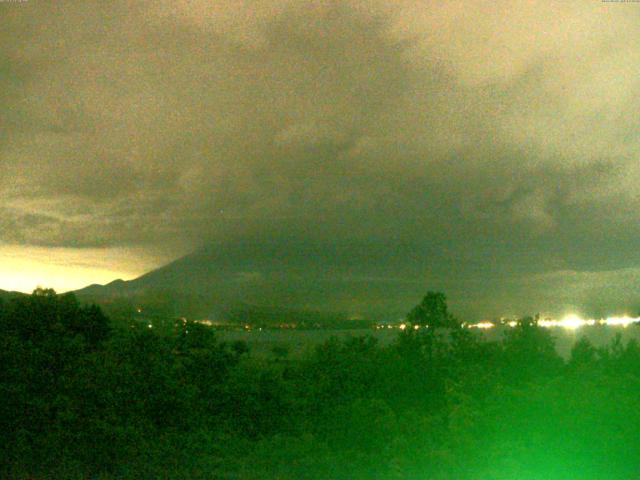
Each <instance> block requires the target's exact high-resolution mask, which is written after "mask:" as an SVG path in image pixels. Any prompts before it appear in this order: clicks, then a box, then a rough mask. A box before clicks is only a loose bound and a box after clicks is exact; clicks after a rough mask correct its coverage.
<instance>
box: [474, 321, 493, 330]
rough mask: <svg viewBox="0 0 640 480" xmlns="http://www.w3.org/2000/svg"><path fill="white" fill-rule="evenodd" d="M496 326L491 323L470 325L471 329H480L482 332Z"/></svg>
mask: <svg viewBox="0 0 640 480" xmlns="http://www.w3.org/2000/svg"><path fill="white" fill-rule="evenodd" d="M494 326H495V325H494V324H493V323H491V322H479V323H474V324H471V325H469V328H479V329H482V330H486V329H488V328H493V327H494Z"/></svg>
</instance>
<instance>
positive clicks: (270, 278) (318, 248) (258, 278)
mask: <svg viewBox="0 0 640 480" xmlns="http://www.w3.org/2000/svg"><path fill="white" fill-rule="evenodd" d="M364 252H367V253H366V254H365V253H364ZM397 254H398V248H394V249H392V250H391V249H385V248H384V247H379V248H377V250H372V249H371V248H370V246H367V248H364V247H363V246H362V245H360V244H358V243H357V242H354V243H352V244H347V245H346V246H345V245H344V243H343V244H340V245H338V244H335V245H334V244H328V245H327V244H326V243H320V242H318V243H316V244H314V243H310V242H308V241H306V242H296V241H295V240H289V239H287V240H284V241H283V240H279V241H262V240H259V239H258V240H253V241H250V240H245V241H241V242H233V243H222V244H215V245H209V246H206V247H204V248H201V249H199V250H197V251H195V252H193V253H191V254H189V255H186V256H184V257H182V258H179V259H177V260H175V261H173V262H171V263H169V264H167V265H164V266H162V267H160V268H158V269H156V270H153V271H150V272H148V273H146V274H144V275H142V276H140V277H138V278H136V279H133V280H129V281H124V280H115V281H113V282H111V283H109V284H106V285H90V286H88V287H86V288H83V289H81V290H78V291H76V294H77V295H78V296H79V297H80V298H81V299H86V300H89V301H96V302H98V303H101V304H105V303H106V304H109V303H115V302H128V303H129V304H130V305H131V306H137V305H141V306H147V307H152V308H154V309H156V310H158V311H162V313H165V314H171V315H176V316H182V315H186V316H193V317H204V316H212V315H214V316H215V315H217V314H220V312H224V311H228V310H230V309H234V308H238V307H240V306H251V307H252V308H253V307H256V306H261V307H265V308H267V307H268V308H273V307H277V308H286V309H295V310H306V311H318V312H341V313H343V314H345V315H347V316H350V317H354V316H361V315H369V316H370V315H374V314H375V315H382V314H384V315H388V314H391V313H393V314H402V312H405V311H406V308H407V305H410V304H411V302H412V301H413V300H414V297H415V295H416V294H418V293H419V292H420V288H419V287H416V286H413V288H410V289H409V290H408V291H407V289H406V288H403V287H402V285H398V284H397V282H396V283H394V282H389V281H387V277H388V276H389V272H387V271H386V268H388V265H387V264H388V256H389V255H394V256H395V255H397ZM405 287H406V286H405Z"/></svg>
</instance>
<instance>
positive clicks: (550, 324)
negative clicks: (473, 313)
mask: <svg viewBox="0 0 640 480" xmlns="http://www.w3.org/2000/svg"><path fill="white" fill-rule="evenodd" d="M638 322H640V317H639V318H633V317H629V316H626V315H625V316H622V317H608V318H601V319H599V320H595V319H593V318H591V319H585V318H580V317H579V316H578V315H574V314H572V315H567V316H566V317H564V318H562V319H561V320H553V319H549V318H545V319H541V320H538V322H537V325H538V326H539V327H543V328H564V329H567V330H576V329H578V328H580V327H590V326H594V325H606V326H609V327H625V328H626V327H628V326H629V325H631V324H634V323H638ZM518 323H519V322H517V321H515V320H511V321H509V322H505V323H504V324H503V325H506V326H508V327H512V328H513V327H515V326H517V325H518ZM465 326H466V327H467V328H478V329H480V330H487V329H490V328H493V327H495V326H496V324H495V323H493V322H479V323H472V324H465Z"/></svg>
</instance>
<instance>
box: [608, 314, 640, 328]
mask: <svg viewBox="0 0 640 480" xmlns="http://www.w3.org/2000/svg"><path fill="white" fill-rule="evenodd" d="M639 321H640V318H631V317H628V316H626V315H625V316H624V317H609V318H607V319H606V320H605V322H606V324H607V325H609V326H618V325H621V326H623V327H628V326H629V325H631V324H632V323H637V322H639Z"/></svg>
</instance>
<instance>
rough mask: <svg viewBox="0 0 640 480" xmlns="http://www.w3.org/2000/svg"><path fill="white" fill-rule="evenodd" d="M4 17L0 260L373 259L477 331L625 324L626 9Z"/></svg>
mask: <svg viewBox="0 0 640 480" xmlns="http://www.w3.org/2000/svg"><path fill="white" fill-rule="evenodd" d="M0 15H1V16H2V24H1V25H2V26H1V27H0V40H1V44H0V45H1V47H0V198H1V199H2V202H1V204H0V214H1V215H0V242H3V243H6V244H18V245H37V246H43V247H66V248H92V249H95V248H100V249H105V251H108V250H109V249H114V248H123V247H124V248H130V247H135V248H144V249H148V250H149V251H156V252H157V251H164V252H167V253H166V257H165V258H167V259H169V258H170V256H171V255H172V254H173V255H175V253H176V252H180V253H182V252H186V251H189V250H191V249H195V248H198V247H199V246H201V245H206V244H210V243H215V242H225V243H228V242H240V243H242V242H243V241H246V240H247V239H258V240H259V239H269V241H272V242H280V243H281V244H283V245H285V244H286V245H289V244H291V245H306V244H313V245H320V246H322V245H326V246H327V249H328V251H331V248H333V247H332V246H335V245H339V246H340V249H341V251H343V252H348V251H349V249H350V248H352V249H354V251H357V253H358V258H362V259H364V260H363V262H366V258H368V255H369V254H370V257H371V258H372V259H374V260H372V262H373V265H376V267H375V268H373V267H371V265H369V266H366V265H365V266H364V267H363V268H362V272H364V273H363V274H375V275H381V276H383V277H384V278H388V279H390V280H389V281H392V280H393V279H398V278H399V279H401V280H403V281H410V282H415V284H416V285H421V286H422V285H423V286H424V289H426V288H430V287H439V288H447V289H448V291H449V293H450V297H451V298H452V300H453V303H454V304H456V303H457V305H458V307H459V308H460V309H461V310H462V311H464V312H465V313H468V314H472V315H473V314H477V315H480V314H489V315H494V314H495V315H497V314H500V313H511V312H520V311H522V310H525V309H536V310H549V311H556V312H558V311H562V310H566V309H567V308H578V309H580V308H582V309H585V310H593V309H606V308H611V309H616V308H618V309H619V308H623V307H635V303H634V301H635V297H634V295H635V293H636V292H634V291H630V290H629V285H630V282H631V283H633V282H637V279H638V277H637V276H636V275H635V273H634V272H635V270H634V269H636V268H640V249H639V248H638V246H639V245H638V243H639V242H638V238H639V234H640V232H639V230H640V228H639V225H640V223H639V222H638V220H640V213H639V212H640V210H639V208H638V207H640V197H639V194H640V187H638V180H639V179H640V162H639V161H638V154H639V150H640V148H639V147H640V135H638V119H637V112H638V111H640V95H638V93H639V87H640V77H638V75H637V71H636V70H637V65H639V64H640V47H638V45H640V29H639V28H638V25H640V23H639V22H638V20H639V17H640V8H638V7H637V6H636V5H633V4H622V3H600V2H584V1H575V2H573V1H567V2H526V3H525V2H521V3H517V2H516V3H514V2H507V1H502V0H497V1H495V0H494V1H490V2H489V1H486V2H485V1H477V2H467V1H464V2H463V1H450V2H424V1H420V2H415V1H410V0H398V1H395V2H383V1H381V0H348V1H347V0H345V1H338V0H326V1H315V2H311V1H309V2H300V1H293V0H269V1H258V0H247V1H244V2H238V1H237V0H228V1H227V0H222V1H217V2H210V1H206V0H193V1H182V0H171V1H169V0H167V1H157V0H156V1H140V2H135V3H132V2H110V1H109V2H105V1H97V0H96V1H87V2H82V3H81V4H79V3H78V2H71V1H59V2H55V3H51V2H38V1H29V2H22V3H11V2H8V3H0ZM292 248H294V247H292ZM381 250H384V251H385V252H393V251H396V250H397V252H398V253H397V254H391V253H388V254H385V255H380V254H379V252H380V251H381ZM381 259H383V260H381ZM308 261H309V268H311V269H313V265H314V261H317V259H314V258H309V259H308ZM376 262H377V263H376ZM114 269H115V270H117V266H114ZM371 270H375V271H373V272H371ZM558 285H561V287H562V288H559V287H558ZM623 287H624V288H623ZM420 288H422V287H420ZM559 290H562V291H559ZM585 292H587V293H585ZM624 292H626V293H624ZM638 293H639V295H638V298H639V299H640V292H638ZM609 301H610V306H608V304H607V302H609ZM542 303H544V305H541V304H542ZM596 304H597V305H596ZM594 305H595V306H594Z"/></svg>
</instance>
